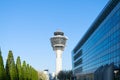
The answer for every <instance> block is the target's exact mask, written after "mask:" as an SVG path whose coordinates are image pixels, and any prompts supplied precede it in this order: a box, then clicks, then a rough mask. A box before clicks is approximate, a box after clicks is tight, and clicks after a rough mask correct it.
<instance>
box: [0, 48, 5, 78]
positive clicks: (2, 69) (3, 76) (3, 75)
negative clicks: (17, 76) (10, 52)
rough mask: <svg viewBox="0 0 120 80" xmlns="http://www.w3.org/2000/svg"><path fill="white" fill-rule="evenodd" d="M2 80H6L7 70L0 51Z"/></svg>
mask: <svg viewBox="0 0 120 80" xmlns="http://www.w3.org/2000/svg"><path fill="white" fill-rule="evenodd" d="M0 80H5V69H4V64H3V58H2V53H1V50H0Z"/></svg>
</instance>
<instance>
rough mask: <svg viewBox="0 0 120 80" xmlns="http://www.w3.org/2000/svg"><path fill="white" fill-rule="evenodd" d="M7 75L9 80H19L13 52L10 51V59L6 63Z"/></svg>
mask: <svg viewBox="0 0 120 80" xmlns="http://www.w3.org/2000/svg"><path fill="white" fill-rule="evenodd" d="M6 75H7V80H17V78H18V77H17V70H16V66H15V62H14V57H13V53H12V51H9V53H8V58H7V62H6Z"/></svg>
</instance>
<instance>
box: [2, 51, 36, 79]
mask: <svg viewBox="0 0 120 80" xmlns="http://www.w3.org/2000/svg"><path fill="white" fill-rule="evenodd" d="M0 80H38V72H37V71H36V70H35V69H34V68H33V67H32V66H30V65H29V64H26V61H23V64H22V65H21V60H20V57H19V56H18V57H17V60H16V64H15V62H14V56H13V53H12V51H9V53H8V57H7V61H6V67H5V69H4V64H3V59H2V55H1V50H0Z"/></svg>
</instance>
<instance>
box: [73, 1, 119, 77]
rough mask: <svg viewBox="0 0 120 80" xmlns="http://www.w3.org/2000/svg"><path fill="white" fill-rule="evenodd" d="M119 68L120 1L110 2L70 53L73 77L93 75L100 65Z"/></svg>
mask: <svg viewBox="0 0 120 80" xmlns="http://www.w3.org/2000/svg"><path fill="white" fill-rule="evenodd" d="M111 63H114V65H115V66H117V67H120V1H119V0H110V1H109V2H108V4H107V5H106V6H105V8H104V9H103V11H102V12H101V13H100V15H99V16H98V17H97V19H96V20H95V22H94V23H93V24H92V26H91V27H90V29H89V30H88V32H87V33H86V34H85V35H84V37H83V38H82V39H81V40H80V42H79V43H78V44H77V46H76V47H75V48H74V50H73V51H72V66H73V72H74V74H75V75H83V74H91V73H94V71H95V70H96V69H98V68H99V67H100V66H101V65H103V66H104V65H106V64H111Z"/></svg>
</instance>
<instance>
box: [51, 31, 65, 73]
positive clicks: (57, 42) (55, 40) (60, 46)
mask: <svg viewBox="0 0 120 80" xmlns="http://www.w3.org/2000/svg"><path fill="white" fill-rule="evenodd" d="M50 40H51V45H52V47H53V50H54V51H55V53H56V75H57V74H58V73H59V72H60V71H61V70H62V53H63V51H64V48H65V45H66V40H67V37H66V36H64V33H63V32H61V31H56V32H54V36H53V37H51V39H50Z"/></svg>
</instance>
